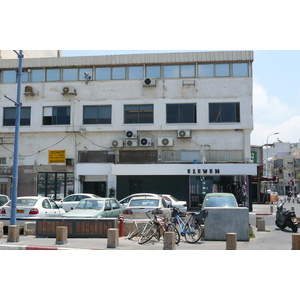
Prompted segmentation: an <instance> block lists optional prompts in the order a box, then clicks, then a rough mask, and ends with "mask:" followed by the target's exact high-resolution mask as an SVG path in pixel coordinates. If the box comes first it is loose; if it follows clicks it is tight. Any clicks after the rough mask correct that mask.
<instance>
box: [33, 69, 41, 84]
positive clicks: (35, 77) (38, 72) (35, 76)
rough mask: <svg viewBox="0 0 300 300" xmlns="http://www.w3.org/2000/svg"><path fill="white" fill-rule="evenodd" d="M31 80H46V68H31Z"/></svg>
mask: <svg viewBox="0 0 300 300" xmlns="http://www.w3.org/2000/svg"><path fill="white" fill-rule="evenodd" d="M31 81H32V82H42V81H44V70H43V69H39V70H31Z"/></svg>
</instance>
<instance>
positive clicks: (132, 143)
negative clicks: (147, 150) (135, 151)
mask: <svg viewBox="0 0 300 300" xmlns="http://www.w3.org/2000/svg"><path fill="white" fill-rule="evenodd" d="M137 146H138V141H137V140H133V139H130V140H126V147H137Z"/></svg>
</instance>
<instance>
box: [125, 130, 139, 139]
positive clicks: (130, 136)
mask: <svg viewBox="0 0 300 300" xmlns="http://www.w3.org/2000/svg"><path fill="white" fill-rule="evenodd" d="M125 137H126V138H127V139H136V138H137V137H138V134H137V131H136V130H128V131H126V132H125Z"/></svg>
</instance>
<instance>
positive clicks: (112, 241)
mask: <svg viewBox="0 0 300 300" xmlns="http://www.w3.org/2000/svg"><path fill="white" fill-rule="evenodd" d="M117 247H119V229H118V228H109V229H108V230H107V248H117Z"/></svg>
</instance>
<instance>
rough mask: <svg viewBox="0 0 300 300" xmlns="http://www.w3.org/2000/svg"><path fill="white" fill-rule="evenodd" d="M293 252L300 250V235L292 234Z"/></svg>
mask: <svg viewBox="0 0 300 300" xmlns="http://www.w3.org/2000/svg"><path fill="white" fill-rule="evenodd" d="M292 250H300V234H292Z"/></svg>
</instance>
